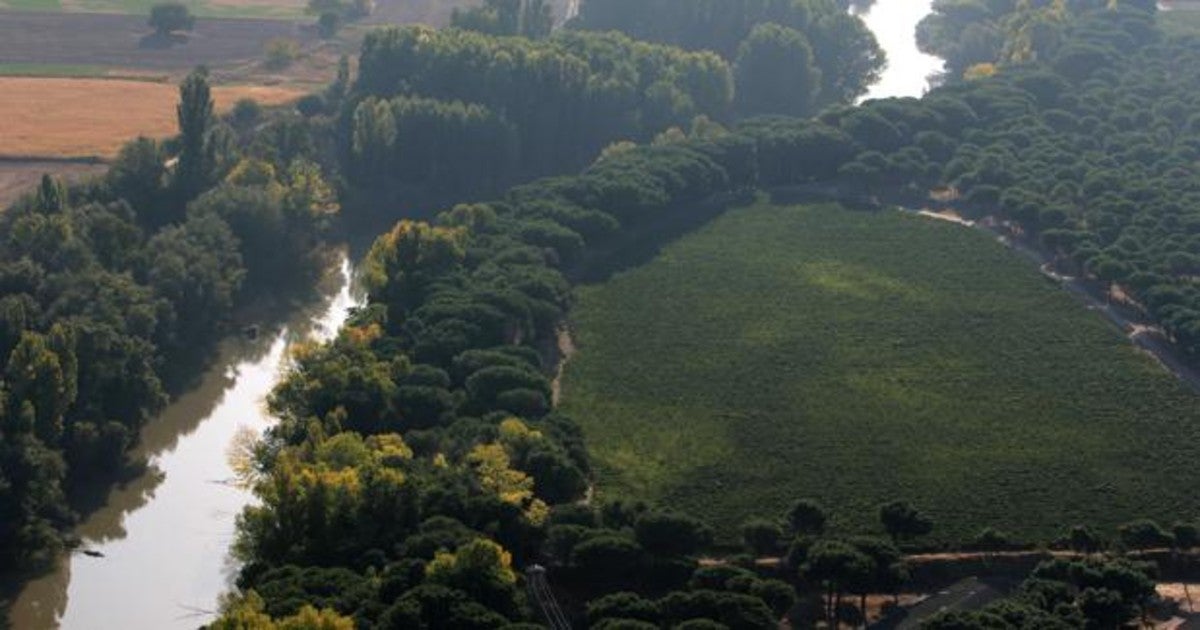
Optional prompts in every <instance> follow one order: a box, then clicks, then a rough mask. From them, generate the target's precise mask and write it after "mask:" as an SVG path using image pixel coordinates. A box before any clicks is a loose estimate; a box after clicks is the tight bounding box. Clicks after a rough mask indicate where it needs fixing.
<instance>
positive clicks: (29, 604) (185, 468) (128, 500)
mask: <svg viewBox="0 0 1200 630" xmlns="http://www.w3.org/2000/svg"><path fill="white" fill-rule="evenodd" d="M339 258H340V260H339V263H338V267H337V268H336V269H331V270H330V271H331V273H330V274H328V277H327V278H326V279H325V280H324V281H323V282H322V283H321V284H322V285H323V286H321V287H319V288H320V294H321V298H320V299H318V300H316V303H315V304H308V305H306V306H303V307H301V308H298V309H295V311H294V312H292V313H290V314H289V316H288V317H287V318H286V319H287V321H285V322H282V323H281V324H280V325H279V326H277V327H275V330H274V331H273V332H268V333H263V334H261V335H259V336H258V338H257V339H254V340H251V339H248V338H246V337H242V336H238V337H232V338H229V339H226V340H225V341H224V342H222V343H221V345H220V347H219V350H218V356H217V359H216V361H215V362H214V363H213V366H212V367H211V368H209V369H208V371H206V372H205V373H204V375H203V376H202V378H201V379H200V381H199V382H198V383H197V384H196V385H195V386H194V387H193V388H191V389H189V390H188V391H187V392H185V393H184V394H182V395H181V396H179V397H178V398H177V399H175V400H174V401H173V402H172V403H171V404H170V406H168V407H167V409H166V410H164V412H163V413H162V414H161V416H160V417H159V418H156V419H155V420H154V421H153V422H151V423H150V424H149V425H148V426H147V427H146V428H145V429H144V430H143V432H142V436H141V442H140V444H139V446H138V448H137V450H136V451H135V452H134V453H133V456H134V458H136V459H142V458H144V459H146V460H147V461H148V466H147V469H146V472H145V473H144V474H142V475H139V476H137V477H136V478H134V479H132V480H130V481H128V482H127V483H125V484H122V485H119V486H117V487H115V488H113V489H112V490H111V491H110V492H109V493H108V497H107V500H106V501H105V502H104V504H103V506H102V507H101V508H100V509H98V510H97V511H95V512H93V513H92V514H89V515H88V516H87V518H86V519H85V520H84V521H83V522H82V523H81V524H80V525H79V527H78V528H77V529H76V533H77V534H78V535H79V537H80V538H81V539H82V545H81V546H80V548H79V550H77V551H76V552H75V553H72V554H70V555H69V556H67V557H64V558H63V559H62V560H61V561H60V563H59V566H58V567H57V569H56V570H55V571H53V572H52V573H50V574H48V575H46V576H43V577H41V578H39V579H37V580H35V581H33V582H31V583H29V584H28V585H27V586H26V587H25V589H24V590H23V591H22V592H21V593H20V595H19V596H18V597H17V599H16V600H15V601H14V602H13V609H12V614H11V621H12V625H13V628H14V629H15V630H25V629H27V628H28V629H41V628H54V627H61V628H67V629H71V628H79V629H86V630H110V629H111V630H117V629H121V630H159V629H163V630H170V629H173V628H179V629H185V628H196V627H198V626H200V625H201V624H203V623H206V622H207V621H210V620H211V619H212V614H213V612H214V611H215V609H216V608H217V598H218V596H219V595H220V594H221V593H223V592H226V591H228V590H229V588H230V586H231V581H230V580H231V578H232V576H233V574H234V572H235V571H236V567H235V566H234V563H233V562H232V558H231V557H230V555H229V549H230V543H231V542H232V541H233V537H234V527H235V521H236V517H237V514H238V513H239V512H241V510H242V508H243V507H245V505H246V504H248V503H250V502H251V501H253V500H254V497H253V495H252V494H251V493H250V492H249V491H248V490H246V489H244V488H241V487H239V486H238V485H236V484H235V483H233V481H234V477H235V474H234V471H233V469H232V467H231V464H230V459H229V453H230V449H231V446H232V445H233V444H234V442H235V441H237V440H238V439H239V438H240V437H242V436H244V435H246V434H251V435H255V436H257V435H261V434H262V432H263V431H264V430H266V428H267V427H269V426H270V425H271V422H272V421H271V418H270V416H269V415H268V414H267V412H266V409H265V405H264V400H265V397H266V395H267V393H268V392H270V390H271V387H272V386H273V385H274V383H275V382H276V380H277V378H278V376H279V374H280V370H281V369H282V368H283V366H284V363H285V358H286V354H287V348H288V346H289V345H290V344H292V343H294V342H295V341H297V340H301V339H328V338H329V337H331V336H332V335H333V334H334V333H336V332H337V330H338V328H340V327H341V324H342V322H343V321H344V320H345V318H346V314H347V311H348V309H349V308H351V307H352V306H354V305H355V304H356V299H357V298H356V297H355V296H356V293H354V292H352V291H351V282H350V279H351V273H350V263H349V258H348V256H347V255H346V254H345V253H343V254H341V255H340V256H339ZM83 550H88V551H91V552H97V553H99V554H102V557H94V556H91V555H85V554H83V553H81V552H82V551H83Z"/></svg>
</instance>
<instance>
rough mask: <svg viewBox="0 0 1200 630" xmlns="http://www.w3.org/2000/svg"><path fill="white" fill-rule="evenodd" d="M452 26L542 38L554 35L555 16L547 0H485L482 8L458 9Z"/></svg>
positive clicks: (454, 13) (451, 21)
mask: <svg viewBox="0 0 1200 630" xmlns="http://www.w3.org/2000/svg"><path fill="white" fill-rule="evenodd" d="M450 25H451V26H453V27H455V28H461V29H468V30H472V31H479V32H481V33H488V34H490V35H506V36H514V35H519V36H523V37H529V38H531V39H540V38H543V37H546V36H548V35H549V34H550V29H551V27H553V26H554V15H553V13H552V12H551V3H550V2H548V1H547V0H485V2H484V4H483V6H480V7H474V8H471V9H461V8H455V9H454V12H453V13H452V14H451V16H450Z"/></svg>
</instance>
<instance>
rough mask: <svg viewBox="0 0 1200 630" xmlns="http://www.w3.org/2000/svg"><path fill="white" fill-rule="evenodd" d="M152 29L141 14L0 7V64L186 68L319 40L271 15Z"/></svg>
mask: <svg viewBox="0 0 1200 630" xmlns="http://www.w3.org/2000/svg"><path fill="white" fill-rule="evenodd" d="M149 33H150V29H149V28H148V27H147V26H146V18H145V16H142V15H112V14H100V13H32V12H23V11H8V10H0V64H6V63H7V64H63V65H88V66H111V67H113V68H125V69H140V70H159V71H171V70H185V69H188V68H191V67H193V66H197V65H216V64H224V63H230V62H235V61H239V60H244V59H251V58H257V57H261V56H262V54H263V49H264V47H265V46H266V43H267V42H268V41H269V40H271V39H274V38H278V37H288V38H292V39H296V40H299V41H301V42H307V41H313V40H315V39H316V34H315V33H313V32H311V30H310V29H305V28H303V27H302V26H301V25H300V24H298V23H296V22H290V21H286V20H271V19H217V18H199V19H197V20H196V26H195V30H194V31H192V32H191V33H190V34H189V35H188V36H187V38H186V41H185V42H182V43H175V44H170V43H168V42H162V41H159V40H157V39H155V38H153V37H150V36H149Z"/></svg>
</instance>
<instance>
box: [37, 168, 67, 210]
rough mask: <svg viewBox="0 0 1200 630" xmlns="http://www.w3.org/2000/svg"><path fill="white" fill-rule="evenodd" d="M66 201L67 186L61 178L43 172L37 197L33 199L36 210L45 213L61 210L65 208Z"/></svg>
mask: <svg viewBox="0 0 1200 630" xmlns="http://www.w3.org/2000/svg"><path fill="white" fill-rule="evenodd" d="M67 202H68V199H67V187H66V186H65V185H64V184H63V183H62V180H60V179H58V178H57V177H51V176H50V175H49V174H43V175H42V181H41V184H39V185H38V190H37V198H36V199H35V200H34V204H35V205H36V206H37V208H38V210H41V211H42V212H44V213H47V214H51V213H55V212H63V211H64V210H66V209H67Z"/></svg>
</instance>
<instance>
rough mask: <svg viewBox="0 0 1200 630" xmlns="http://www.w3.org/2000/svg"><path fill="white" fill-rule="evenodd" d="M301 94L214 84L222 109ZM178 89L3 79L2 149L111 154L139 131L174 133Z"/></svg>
mask: <svg viewBox="0 0 1200 630" xmlns="http://www.w3.org/2000/svg"><path fill="white" fill-rule="evenodd" d="M301 94H302V92H300V91H299V90H296V89H294V88H284V87H267V86H218V87H215V88H213V97H214V99H215V100H216V102H217V109H218V110H219V111H222V110H224V109H228V108H229V107H232V105H233V103H235V102H237V100H238V99H241V98H253V99H255V100H257V101H258V102H259V103H262V104H263V105H280V104H283V103H286V102H288V101H291V100H293V99H296V98H298V97H299V96H300V95H301ZM178 96H179V93H178V89H177V87H176V86H175V85H172V84H169V83H150V82H146V81H124V80H108V79H63V78H29V77H4V78H0V138H4V144H3V146H0V155H6V156H37V157H84V156H98V157H104V158H107V157H112V156H113V155H115V154H116V152H117V151H118V150H119V149H120V148H121V145H123V144H124V143H125V142H127V141H128V140H130V139H131V138H134V137H136V136H139V135H144V136H151V137H161V136H168V135H171V134H173V133H175V131H176V121H175V104H176V101H177V100H178Z"/></svg>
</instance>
